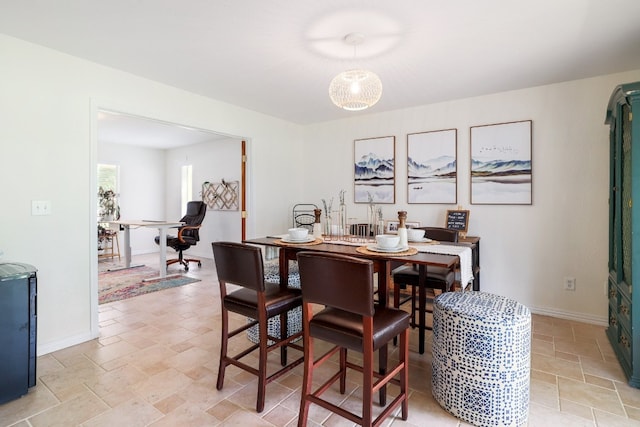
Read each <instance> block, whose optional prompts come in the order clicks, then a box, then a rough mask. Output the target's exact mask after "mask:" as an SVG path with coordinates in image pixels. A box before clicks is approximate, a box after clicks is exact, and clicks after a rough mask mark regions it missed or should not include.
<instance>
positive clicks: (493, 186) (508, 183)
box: [469, 120, 533, 205]
mask: <svg viewBox="0 0 640 427" xmlns="http://www.w3.org/2000/svg"><path fill="white" fill-rule="evenodd" d="M532 128H533V121H532V120H521V121H515V122H507V123H496V124H489V125H481V126H472V127H470V132H469V134H470V135H469V137H470V151H471V165H470V166H471V173H470V179H471V191H470V199H471V200H470V201H471V204H474V205H482V204H484V205H531V204H533V179H532V178H533V175H532V171H533V169H532Z"/></svg>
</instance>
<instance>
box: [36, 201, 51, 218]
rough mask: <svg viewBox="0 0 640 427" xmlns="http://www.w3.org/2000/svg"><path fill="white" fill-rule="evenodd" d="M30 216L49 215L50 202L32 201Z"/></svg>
mask: <svg viewBox="0 0 640 427" xmlns="http://www.w3.org/2000/svg"><path fill="white" fill-rule="evenodd" d="M31 215H51V201H49V200H32V201H31Z"/></svg>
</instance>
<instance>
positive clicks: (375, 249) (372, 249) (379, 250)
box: [367, 245, 409, 253]
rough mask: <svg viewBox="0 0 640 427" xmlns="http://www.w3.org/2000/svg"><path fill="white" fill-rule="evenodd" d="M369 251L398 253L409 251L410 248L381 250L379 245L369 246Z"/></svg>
mask: <svg viewBox="0 0 640 427" xmlns="http://www.w3.org/2000/svg"><path fill="white" fill-rule="evenodd" d="M367 249H369V250H370V251H373V252H385V253H396V252H404V251H406V250H407V249H409V246H404V247H396V248H381V247H379V246H377V245H368V246H367Z"/></svg>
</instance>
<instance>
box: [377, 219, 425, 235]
mask: <svg viewBox="0 0 640 427" xmlns="http://www.w3.org/2000/svg"><path fill="white" fill-rule="evenodd" d="M399 225H400V221H398V220H397V219H389V220H385V222H384V234H398V226H399ZM404 225H405V226H406V227H407V228H414V227H420V221H405V222H404Z"/></svg>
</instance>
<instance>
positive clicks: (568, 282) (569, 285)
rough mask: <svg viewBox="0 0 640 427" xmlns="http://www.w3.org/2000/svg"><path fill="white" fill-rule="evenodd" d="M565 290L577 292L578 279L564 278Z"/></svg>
mask: <svg viewBox="0 0 640 427" xmlns="http://www.w3.org/2000/svg"><path fill="white" fill-rule="evenodd" d="M564 290H565V291H575V290H576V278H575V277H565V278H564Z"/></svg>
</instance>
